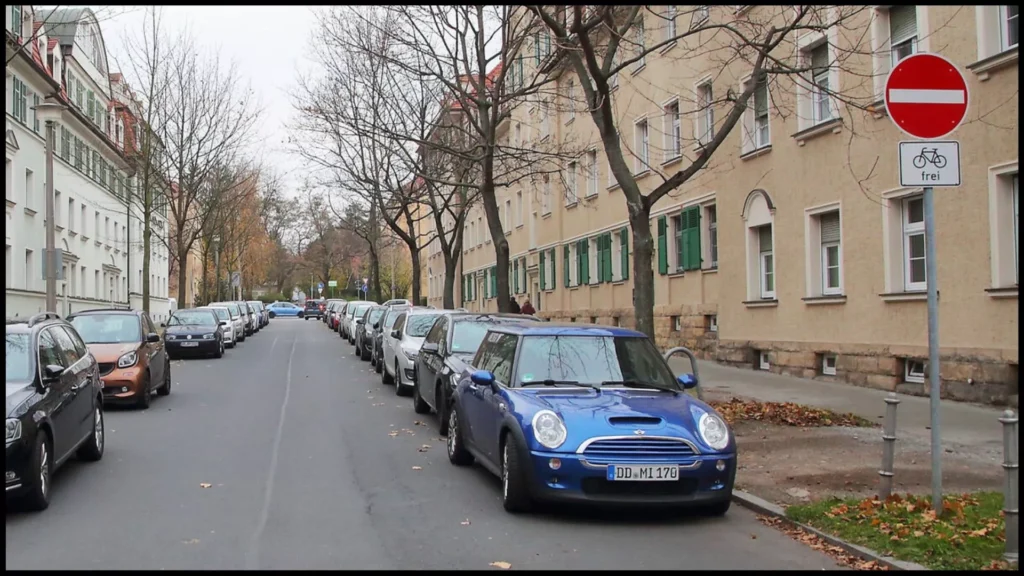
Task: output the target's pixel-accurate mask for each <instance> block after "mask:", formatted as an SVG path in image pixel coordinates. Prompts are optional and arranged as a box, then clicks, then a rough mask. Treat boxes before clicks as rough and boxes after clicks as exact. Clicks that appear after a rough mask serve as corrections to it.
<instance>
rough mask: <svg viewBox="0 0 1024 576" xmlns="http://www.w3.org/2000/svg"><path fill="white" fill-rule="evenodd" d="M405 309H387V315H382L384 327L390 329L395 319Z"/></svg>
mask: <svg viewBox="0 0 1024 576" xmlns="http://www.w3.org/2000/svg"><path fill="white" fill-rule="evenodd" d="M406 310H408V308H392V309H391V310H388V315H387V316H385V317H384V327H385V328H388V329H390V328H391V327H392V326H394V325H395V320H398V317H399V316H400V315H401V314H402V312H405V311H406Z"/></svg>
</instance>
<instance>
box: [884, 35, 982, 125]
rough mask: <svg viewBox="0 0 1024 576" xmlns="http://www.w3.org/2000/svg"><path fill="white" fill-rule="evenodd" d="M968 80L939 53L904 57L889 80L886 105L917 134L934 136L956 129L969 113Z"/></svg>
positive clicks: (891, 112) (886, 83)
mask: <svg viewBox="0 0 1024 576" xmlns="http://www.w3.org/2000/svg"><path fill="white" fill-rule="evenodd" d="M968 100H969V98H968V94H967V80H965V79H964V76H963V74H961V73H960V69H959V68H957V67H956V65H955V64H953V63H952V62H950V61H949V60H946V59H945V58H943V57H942V56H939V55H938V54H914V55H912V56H908V57H906V58H904V59H903V60H900V62H899V63H898V64H896V65H895V66H893V68H892V71H891V72H889V77H888V78H886V80H885V109H886V111H887V112H888V114H889V118H892V121H893V122H894V123H895V124H896V126H897V127H898V128H899V129H900V130H902V131H903V132H905V133H907V134H908V135H909V136H912V137H914V138H921V139H923V140H934V139H936V138H942V137H943V136H946V135H948V134H949V133H950V132H952V131H953V130H956V128H957V127H958V126H960V123H961V122H963V120H964V118H965V117H966V116H967V102H968Z"/></svg>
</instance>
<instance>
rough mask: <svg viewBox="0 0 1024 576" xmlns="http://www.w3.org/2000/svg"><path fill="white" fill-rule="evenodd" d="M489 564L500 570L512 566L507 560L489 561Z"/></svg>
mask: <svg viewBox="0 0 1024 576" xmlns="http://www.w3.org/2000/svg"><path fill="white" fill-rule="evenodd" d="M490 565H491V566H494V567H495V568H501V569H502V570H508V569H509V568H511V567H512V565H511V564H509V563H508V562H491V564H490Z"/></svg>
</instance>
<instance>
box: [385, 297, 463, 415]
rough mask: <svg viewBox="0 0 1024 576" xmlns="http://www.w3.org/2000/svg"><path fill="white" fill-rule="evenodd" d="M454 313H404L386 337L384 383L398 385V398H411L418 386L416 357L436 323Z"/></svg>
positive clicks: (427, 310) (428, 310)
mask: <svg viewBox="0 0 1024 576" xmlns="http://www.w3.org/2000/svg"><path fill="white" fill-rule="evenodd" d="M452 312H453V311H452V310H435V309H433V308H426V307H422V308H421V307H416V308H412V309H410V310H409V311H407V312H403V313H402V314H400V315H399V316H398V318H396V319H395V324H394V326H392V328H391V332H390V333H387V332H386V333H385V334H384V342H383V346H382V348H383V355H384V358H383V362H384V369H383V370H381V373H380V376H381V381H382V382H383V383H385V384H390V383H392V382H394V383H395V394H397V395H399V396H407V395H408V394H409V393H410V392H411V391H412V387H413V385H414V384H415V382H416V374H415V369H416V357H417V356H418V355H419V353H420V346H422V345H423V339H424V338H426V337H427V332H429V331H430V328H431V326H433V325H434V321H435V320H437V318H438V317H439V316H441V315H444V314H451V313H452Z"/></svg>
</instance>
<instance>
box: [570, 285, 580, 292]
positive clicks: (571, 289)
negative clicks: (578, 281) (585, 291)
mask: <svg viewBox="0 0 1024 576" xmlns="http://www.w3.org/2000/svg"><path fill="white" fill-rule="evenodd" d="M579 289H580V287H579V286H569V292H575V291H577V290H579Z"/></svg>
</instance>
